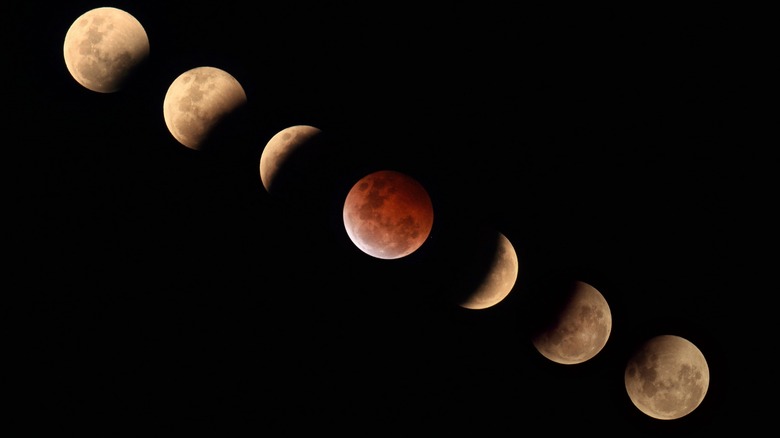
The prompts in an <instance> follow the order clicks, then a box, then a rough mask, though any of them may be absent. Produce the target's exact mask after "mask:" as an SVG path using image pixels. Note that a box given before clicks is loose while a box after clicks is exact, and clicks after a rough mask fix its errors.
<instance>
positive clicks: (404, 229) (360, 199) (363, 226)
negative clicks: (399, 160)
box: [343, 170, 433, 259]
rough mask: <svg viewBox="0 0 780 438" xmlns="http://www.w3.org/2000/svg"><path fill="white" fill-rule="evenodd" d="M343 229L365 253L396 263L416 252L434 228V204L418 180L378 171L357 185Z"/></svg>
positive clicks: (345, 209)
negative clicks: (395, 261)
mask: <svg viewBox="0 0 780 438" xmlns="http://www.w3.org/2000/svg"><path fill="white" fill-rule="evenodd" d="M343 219H344V227H345V229H346V231H347V235H348V236H349V238H350V239H351V240H352V242H353V243H354V244H355V246H357V247H358V248H359V249H360V250H361V251H363V252H364V253H366V254H368V255H370V256H373V257H376V258H380V259H398V258H401V257H405V256H408V255H409V254H411V253H413V252H415V251H417V249H419V248H420V247H421V246H422V244H423V243H425V241H426V239H427V238H428V235H429V234H430V232H431V229H432V228H433V204H432V201H431V198H430V196H429V194H428V191H427V190H426V189H425V187H423V186H422V184H420V183H419V182H418V181H417V180H415V179H414V178H412V177H410V176H409V175H406V174H404V173H401V172H396V171H393V170H380V171H377V172H373V173H370V174H368V175H366V176H364V177H363V178H361V179H360V180H359V181H357V182H356V183H355V184H354V185H353V186H352V188H351V189H350V190H349V193H347V197H346V199H345V200H344V207H343Z"/></svg>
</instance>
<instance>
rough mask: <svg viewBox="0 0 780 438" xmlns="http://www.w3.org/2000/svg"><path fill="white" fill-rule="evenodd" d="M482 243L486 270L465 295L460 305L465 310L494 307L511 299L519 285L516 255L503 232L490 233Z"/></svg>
mask: <svg viewBox="0 0 780 438" xmlns="http://www.w3.org/2000/svg"><path fill="white" fill-rule="evenodd" d="M486 237H487V239H486V240H485V241H484V242H483V244H484V245H485V246H484V248H487V249H488V250H487V251H486V252H485V253H484V255H485V256H486V259H485V260H484V263H485V267H486V269H485V270H484V272H480V273H478V276H479V278H478V281H477V283H476V285H475V287H473V288H469V290H467V291H465V292H466V293H465V294H464V295H461V296H462V297H463V298H462V299H461V300H460V301H459V303H458V304H459V305H460V306H461V307H464V308H466V309H473V310H479V309H486V308H488V307H492V306H495V305H496V304H498V303H500V302H501V301H503V300H504V298H506V297H507V295H509V292H511V291H512V288H513V287H514V286H515V282H516V281H517V274H518V270H519V266H518V260H517V253H516V252H515V248H514V246H512V242H510V241H509V239H508V238H507V237H506V236H505V235H504V234H502V233H500V232H497V231H496V232H495V233H491V234H490V235H488V236H486Z"/></svg>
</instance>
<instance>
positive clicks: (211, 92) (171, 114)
mask: <svg viewBox="0 0 780 438" xmlns="http://www.w3.org/2000/svg"><path fill="white" fill-rule="evenodd" d="M246 101H247V97H246V93H245V92H244V88H243V87H242V86H241V84H240V83H239V82H238V80H236V78H234V77H233V76H232V75H231V74H230V73H228V72H226V71H224V70H221V69H219V68H216V67H196V68H193V69H191V70H188V71H185V72H184V73H182V74H181V75H179V77H177V78H176V79H175V80H174V81H173V82H172V83H171V85H170V86H169V87H168V92H167V93H166V94H165V99H164V100H163V117H164V118H165V124H166V125H167V127H168V131H170V133H171V134H172V135H173V137H174V138H176V140H178V141H179V143H181V144H183V145H184V146H186V147H188V148H190V149H194V150H199V149H202V147H203V145H204V143H205V142H206V141H207V140H208V138H209V135H210V134H212V132H213V130H214V129H215V128H216V127H217V126H218V125H219V124H220V123H221V122H223V121H224V119H225V118H226V117H227V116H229V115H231V114H233V113H234V112H235V111H236V110H238V109H239V108H241V107H243V106H244V105H245V104H246Z"/></svg>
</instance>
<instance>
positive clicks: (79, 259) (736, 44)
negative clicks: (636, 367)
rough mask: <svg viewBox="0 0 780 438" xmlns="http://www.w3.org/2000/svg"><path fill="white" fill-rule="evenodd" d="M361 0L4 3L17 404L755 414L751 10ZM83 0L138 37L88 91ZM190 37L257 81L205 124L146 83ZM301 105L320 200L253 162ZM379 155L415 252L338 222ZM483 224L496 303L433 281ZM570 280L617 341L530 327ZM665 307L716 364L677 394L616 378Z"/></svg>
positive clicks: (510, 418)
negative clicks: (200, 134)
mask: <svg viewBox="0 0 780 438" xmlns="http://www.w3.org/2000/svg"><path fill="white" fill-rule="evenodd" d="M355 3H356V4H352V5H349V4H347V3H341V4H340V5H339V6H331V5H325V4H324V2H318V3H316V5H309V4H308V3H306V2H284V3H283V4H278V5H277V4H265V3H258V4H257V5H251V7H250V4H242V3H240V2H230V1H221V2H208V3H207V2H180V1H170V2H169V1H166V2H148V1H142V2H139V1H132V2H130V1H118V2H103V3H100V2H58V4H57V5H54V6H46V7H41V6H35V5H30V4H28V3H23V2H15V3H13V4H12V5H11V6H10V8H11V13H9V14H7V15H6V14H5V13H4V15H6V16H9V17H10V16H13V17H15V18H14V24H13V25H12V26H11V27H10V29H11V31H12V32H13V34H12V35H13V37H12V39H13V43H11V44H12V45H13V47H12V49H11V50H12V52H11V53H12V56H13V57H14V61H13V64H12V65H11V66H10V67H6V68H7V69H10V70H11V74H12V76H13V78H14V79H13V82H6V87H7V90H6V92H5V93H6V96H7V98H6V106H7V108H8V109H9V110H11V111H12V109H13V108H20V110H19V111H12V113H13V114H12V115H11V116H10V117H11V119H10V123H9V125H10V128H11V132H12V133H14V132H16V133H18V134H15V135H12V136H9V137H6V146H5V147H4V149H6V153H7V154H10V155H7V156H8V157H9V160H10V164H9V166H8V167H9V168H10V171H11V172H10V175H11V176H12V180H11V183H10V185H8V186H7V187H10V189H11V192H12V193H11V194H10V195H9V196H7V199H10V200H11V201H12V206H14V208H13V209H12V210H10V212H11V213H9V214H8V215H7V216H9V219H10V222H8V223H10V224H11V225H10V226H11V227H13V228H12V229H11V230H12V231H11V233H10V234H11V235H10V239H9V241H10V245H6V246H7V248H8V249H9V250H10V252H9V253H10V254H12V255H13V258H12V262H11V263H12V264H11V265H10V268H11V269H10V271H11V273H12V274H13V275H11V276H10V283H9V284H10V285H11V287H12V288H14V289H17V294H19V295H21V296H23V297H25V298H30V299H25V300H24V303H23V304H22V305H21V306H20V307H19V308H18V311H16V310H15V315H17V316H19V317H20V320H21V323H20V324H17V325H15V326H14V327H15V328H14V329H13V330H12V334H13V335H14V338H15V339H17V340H18V341H19V346H20V347H21V348H22V352H23V353H22V354H20V355H19V357H21V358H25V359H28V361H26V362H22V363H23V367H22V369H23V371H24V372H23V373H21V374H20V375H19V379H18V381H20V382H22V384H23V386H25V387H26V388H28V390H26V391H25V392H26V393H27V395H29V396H30V397H29V402H28V401H27V399H26V398H25V400H24V402H23V403H20V406H22V407H23V409H25V410H26V411H27V412H30V413H32V414H33V417H34V418H38V419H39V421H40V422H41V425H43V426H49V425H55V426H57V425H60V424H62V425H63V426H62V427H63V428H67V427H70V426H75V427H80V426H82V425H93V418H100V419H101V420H102V421H100V423H101V424H102V423H103V422H105V425H106V426H105V427H107V428H109V429H113V430H117V431H121V430H123V429H124V428H125V427H126V426H137V425H146V424H149V425H152V424H155V423H156V422H159V423H160V424H167V425H171V426H172V427H174V428H187V429H189V428H193V430H198V429H199V428H201V427H207V428H215V429H216V430H219V429H221V428H222V427H230V428H240V429H244V430H247V431H249V432H252V433H261V434H262V433H264V432H269V431H282V430H291V431H295V430H299V429H301V430H306V429H307V428H309V427H312V428H315V430H316V429H323V430H329V431H341V430H346V429H351V428H356V429H357V430H365V431H371V430H376V429H378V430H381V431H385V430H395V429H396V428H397V430H399V431H403V432H406V431H409V432H410V433H411V432H414V431H424V430H425V431H431V432H441V433H447V432H452V431H461V430H473V431H481V432H482V433H481V434H482V435H483V436H492V435H502V436H503V435H509V434H518V433H521V432H524V431H527V430H528V429H529V427H532V430H539V429H540V428H541V430H551V431H556V432H560V433H562V434H564V433H568V434H571V433H579V432H585V431H589V432H590V431H593V432H600V431H608V432H614V433H620V434H625V435H626V436H683V435H685V436H701V435H704V434H707V433H712V432H716V431H720V430H722V429H724V428H732V427H735V425H742V424H743V423H744V422H745V419H746V418H748V414H749V413H750V414H751V415H752V413H753V409H754V408H753V407H751V402H750V401H749V400H747V399H746V398H747V395H748V394H749V393H748V392H747V391H748V390H747V389H746V388H748V387H750V386H751V385H750V384H749V383H748V382H749V379H751V378H755V373H751V375H750V376H745V375H743V374H742V373H743V371H740V370H741V368H742V367H743V366H744V364H743V363H742V362H743V361H744V359H742V357H743V355H744V354H745V351H744V350H745V348H743V347H737V346H738V345H742V343H741V341H740V336H742V335H743V330H742V329H741V328H740V327H738V326H737V325H738V324H740V321H742V315H741V313H742V312H744V310H745V309H747V306H753V305H755V300H756V299H757V297H759V292H758V291H756V290H754V283H753V280H754V277H753V276H752V275H751V273H752V272H754V271H753V263H754V262H755V258H756V257H757V256H755V255H754V254H753V253H752V252H750V251H748V249H747V248H748V243H747V242H748V241H753V240H755V239H757V238H760V237H761V234H760V231H758V230H759V229H760V226H761V225H763V223H762V219H761V216H760V215H759V213H760V212H761V209H763V207H758V206H757V204H756V202H766V200H765V199H763V198H762V193H763V190H764V186H763V185H764V183H766V181H765V174H764V173H762V172H765V171H766V170H767V169H768V168H769V166H770V165H769V164H768V161H766V159H765V158H762V157H761V154H762V152H761V150H760V149H756V146H755V145H754V144H752V143H750V142H749V141H747V139H748V137H746V135H745V132H746V131H747V130H748V129H747V126H748V125H750V124H753V123H757V122H756V121H755V120H753V118H752V115H750V114H751V110H750V109H749V106H748V105H747V102H748V100H747V99H748V97H749V94H750V93H749V91H748V90H749V88H750V86H751V83H750V80H749V78H748V76H749V75H746V74H745V70H744V68H743V66H745V65H748V64H749V63H750V61H751V59H750V56H751V55H750V52H748V51H745V50H744V43H745V39H746V38H747V37H746V36H745V35H746V34H747V32H748V31H749V30H750V23H749V21H747V20H745V19H744V18H743V15H742V14H739V13H737V12H735V11H731V10H728V9H727V8H725V7H714V6H712V7H710V9H707V8H704V7H703V8H702V9H694V8H690V10H687V9H680V10H666V9H660V8H657V9H654V8H656V6H655V5H653V6H647V7H646V9H643V8H642V7H639V6H637V7H631V8H625V9H623V8H620V7H615V8H610V7H601V8H595V9H591V8H590V7H584V6H579V7H577V8H575V9H567V8H564V7H563V6H545V7H543V6H540V5H535V6H522V5H520V6H512V7H511V8H510V7H509V6H508V5H507V6H502V7H489V6H487V5H484V6H483V5H482V4H480V6H470V7H469V6H464V5H457V4H455V3H446V4H441V5H440V6H438V7H432V6H427V7H424V8H420V9H418V7H415V8H411V7H409V8H407V7H401V6H395V5H388V6H376V5H373V4H360V3H358V2H355ZM22 4H23V5H22ZM161 4H162V5H161ZM99 6H115V7H118V8H121V9H124V10H126V11H127V12H130V13H131V14H133V15H134V16H135V17H136V18H137V19H138V20H139V21H140V22H141V23H142V24H143V25H144V27H145V29H146V31H147V34H148V36H149V40H150V46H151V57H150V60H149V62H148V63H147V64H145V65H144V67H143V70H142V72H141V74H140V76H138V77H137V78H135V80H134V82H132V83H131V84H130V85H129V86H128V87H127V88H126V89H123V90H121V91H120V92H117V93H113V94H99V93H95V92H92V91H89V90H87V89H85V88H83V87H81V86H80V85H79V84H78V83H76V82H75V80H73V78H72V77H71V76H70V75H69V73H68V71H67V69H66V67H65V64H64V61H63V57H62V43H63V40H64V37H65V33H66V32H67V30H68V27H69V26H70V24H71V23H72V22H73V20H75V19H76V18H77V17H78V16H79V15H81V14H82V13H84V12H86V11H87V10H89V9H92V8H94V7H99ZM8 7H9V6H4V9H7V8H8ZM7 29H8V28H7ZM207 65H208V66H214V67H218V68H221V69H223V70H226V71H227V72H229V73H231V74H232V75H233V76H234V77H236V79H238V81H239V82H240V83H241V84H242V86H243V87H244V89H245V91H246V93H247V96H248V103H249V105H248V108H247V110H246V111H245V112H244V113H242V116H241V117H240V118H239V119H238V120H236V121H235V126H234V127H233V129H232V130H231V131H229V132H225V133H224V134H223V135H224V138H222V139H221V146H220V147H219V148H217V149H214V150H210V151H207V152H203V151H201V152H195V151H191V150H189V149H186V148H185V147H183V146H181V145H180V144H179V143H177V142H176V140H175V139H174V138H173V137H172V136H171V135H170V134H169V133H168V131H167V128H166V126H165V122H164V120H163V117H162V101H163V98H164V95H165V93H166V91H167V87H168V86H169V85H170V83H171V82H172V81H173V80H174V79H175V78H176V77H177V76H178V75H179V74H181V73H183V72H184V71H186V70H189V69H191V68H194V67H198V66H207ZM17 117H18V118H17ZM8 121H9V120H8V119H6V122H8ZM295 124H311V125H314V126H317V127H319V128H321V129H322V130H323V132H324V133H325V134H326V135H327V139H328V145H329V147H330V148H332V149H331V150H332V154H330V155H329V156H328V157H327V158H326V159H324V160H323V162H322V163H321V164H322V167H321V174H319V175H318V177H317V179H316V181H312V190H313V191H315V193H316V201H315V202H311V203H308V204H306V205H293V204H287V203H284V202H280V201H279V200H277V199H273V198H272V197H270V196H268V195H267V193H265V191H264V190H263V187H262V185H261V183H260V179H259V174H258V160H259V157H260V153H261V152H262V148H263V147H264V145H265V143H266V142H267V141H268V140H269V139H270V137H271V136H272V135H273V134H274V133H276V132H277V131H279V130H280V129H282V128H284V127H287V126H290V125H295ZM9 150H10V151H9ZM380 168H391V169H395V170H400V171H404V172H406V173H408V174H410V175H412V176H414V177H415V178H417V179H418V180H419V181H421V182H422V183H423V184H424V185H425V186H426V187H427V188H428V189H429V192H430V194H431V196H432V199H433V202H434V210H435V220H434V228H433V231H432V234H431V237H430V239H429V240H428V241H427V242H426V244H425V245H424V246H423V247H422V248H421V249H420V250H419V251H418V252H416V253H414V254H412V255H411V256H409V257H406V258H404V259H400V260H392V261H387V260H378V259H373V258H370V257H369V256H367V255H365V254H363V253H361V252H359V250H357V248H356V247H354V246H353V245H352V244H351V242H349V241H348V238H347V236H346V233H345V231H344V230H343V225H342V224H341V217H340V203H342V202H343V199H344V196H345V195H346V191H347V190H348V189H349V187H350V186H351V184H352V183H353V182H354V181H356V180H357V179H359V178H360V177H361V176H363V175H364V174H366V173H368V172H369V171H372V170H377V169H380ZM477 226H489V227H495V228H496V229H498V230H500V231H501V232H503V233H504V234H505V235H506V236H507V237H508V238H509V239H510V241H511V242H512V243H513V245H514V246H515V249H516V250H517V253H518V258H519V261H520V274H519V276H518V280H517V283H516V285H515V288H514V289H513V290H512V292H511V293H510V295H509V296H508V297H507V298H506V299H505V300H504V301H502V302H501V303H499V304H498V305H496V306H495V307H493V308H490V309H486V310H483V311H466V310H465V309H461V308H458V307H456V306H454V305H452V303H450V302H448V301H447V300H446V299H445V297H446V290H447V288H446V284H447V281H448V279H451V278H453V275H454V273H456V272H457V271H458V270H459V269H462V268H461V267H460V266H459V265H458V262H459V261H461V260H463V259H464V257H465V256H464V253H466V252H467V249H465V248H463V245H462V244H463V242H464V241H466V240H467V237H468V233H469V232H470V231H472V230H473V229H474V228H475V227H477ZM561 278H577V279H581V280H584V281H588V282H589V283H590V284H592V285H593V286H594V287H596V288H597V289H599V290H600V291H601V292H602V293H603V294H604V296H605V298H606V299H607V301H608V302H609V304H610V308H611V310H612V313H613V330H612V334H611V336H610V339H609V341H608V343H607V345H606V347H605V348H604V349H603V350H602V352H601V353H599V355H597V356H596V357H595V358H594V359H592V360H590V361H588V362H586V363H583V364H580V365H570V366H563V365H556V364H553V363H552V362H549V361H547V359H544V358H543V357H542V356H541V355H540V354H538V353H537V352H536V351H535V350H534V349H533V347H532V345H531V344H530V341H529V340H528V337H527V331H528V329H529V324H528V321H530V319H531V318H532V317H533V316H534V311H535V309H534V307H533V303H534V302H535V300H537V299H540V297H543V296H544V293H545V288H546V287H547V285H549V284H550V282H552V281H554V280H557V279H561ZM743 306H744V307H743ZM659 334H676V335H680V336H683V337H685V338H687V339H688V340H690V341H692V342H693V343H694V344H696V345H697V346H698V347H699V348H700V350H702V352H703V353H704V355H705V357H706V358H707V360H708V363H709V365H710V373H711V379H712V381H711V383H710V387H709V391H708V394H707V396H706V398H705V400H704V402H703V403H702V405H701V406H700V407H699V408H698V409H697V410H696V411H694V412H693V413H692V414H690V415H689V416H687V417H684V418H682V419H679V420H675V421H666V422H664V421H659V420H653V419H651V418H649V417H646V416H644V414H641V413H640V412H639V411H638V410H637V409H636V408H635V407H634V406H633V405H632V404H631V402H630V400H629V399H628V396H627V394H626V392H625V389H624V387H623V369H624V366H625V363H626V360H627V359H628V357H629V354H630V353H631V351H632V348H634V347H636V346H637V345H638V344H639V343H640V342H642V341H644V340H645V339H647V338H649V337H651V336H654V335H659ZM748 354H750V353H748ZM47 419H48V420H47ZM65 425H67V426H65Z"/></svg>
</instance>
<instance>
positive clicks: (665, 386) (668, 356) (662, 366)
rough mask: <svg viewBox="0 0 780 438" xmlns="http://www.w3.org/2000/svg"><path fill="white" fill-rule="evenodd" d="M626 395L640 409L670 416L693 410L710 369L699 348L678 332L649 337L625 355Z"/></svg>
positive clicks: (704, 389) (662, 417) (661, 416)
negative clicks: (676, 333) (630, 353)
mask: <svg viewBox="0 0 780 438" xmlns="http://www.w3.org/2000/svg"><path fill="white" fill-rule="evenodd" d="M624 379H625V385H626V391H627V392H628V396H629V397H630V398H631V401H632V402H633V403H634V405H635V406H636V407H637V408H638V409H639V410H640V411H642V412H643V413H645V414H647V415H649V416H650V417H653V418H657V419H660V420H674V419H677V418H681V417H684V416H686V415H688V414H690V413H691V412H693V411H694V410H695V409H696V408H697V407H699V405H700V404H701V402H702V400H704V396H705V395H706V394H707V388H708V387H709V382H710V371H709V367H708V366H707V361H706V360H705V358H704V355H703V354H702V352H701V351H700V350H699V349H698V348H697V347H696V346H695V345H694V344H693V343H692V342H690V341H688V340H687V339H685V338H682V337H680V336H674V335H660V336H656V337H654V338H651V339H649V340H648V341H646V342H645V343H644V344H642V345H641V346H640V348H638V349H637V351H636V352H635V353H634V355H633V356H632V357H631V358H630V359H629V361H628V364H627V365H626V370H625V377H624Z"/></svg>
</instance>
